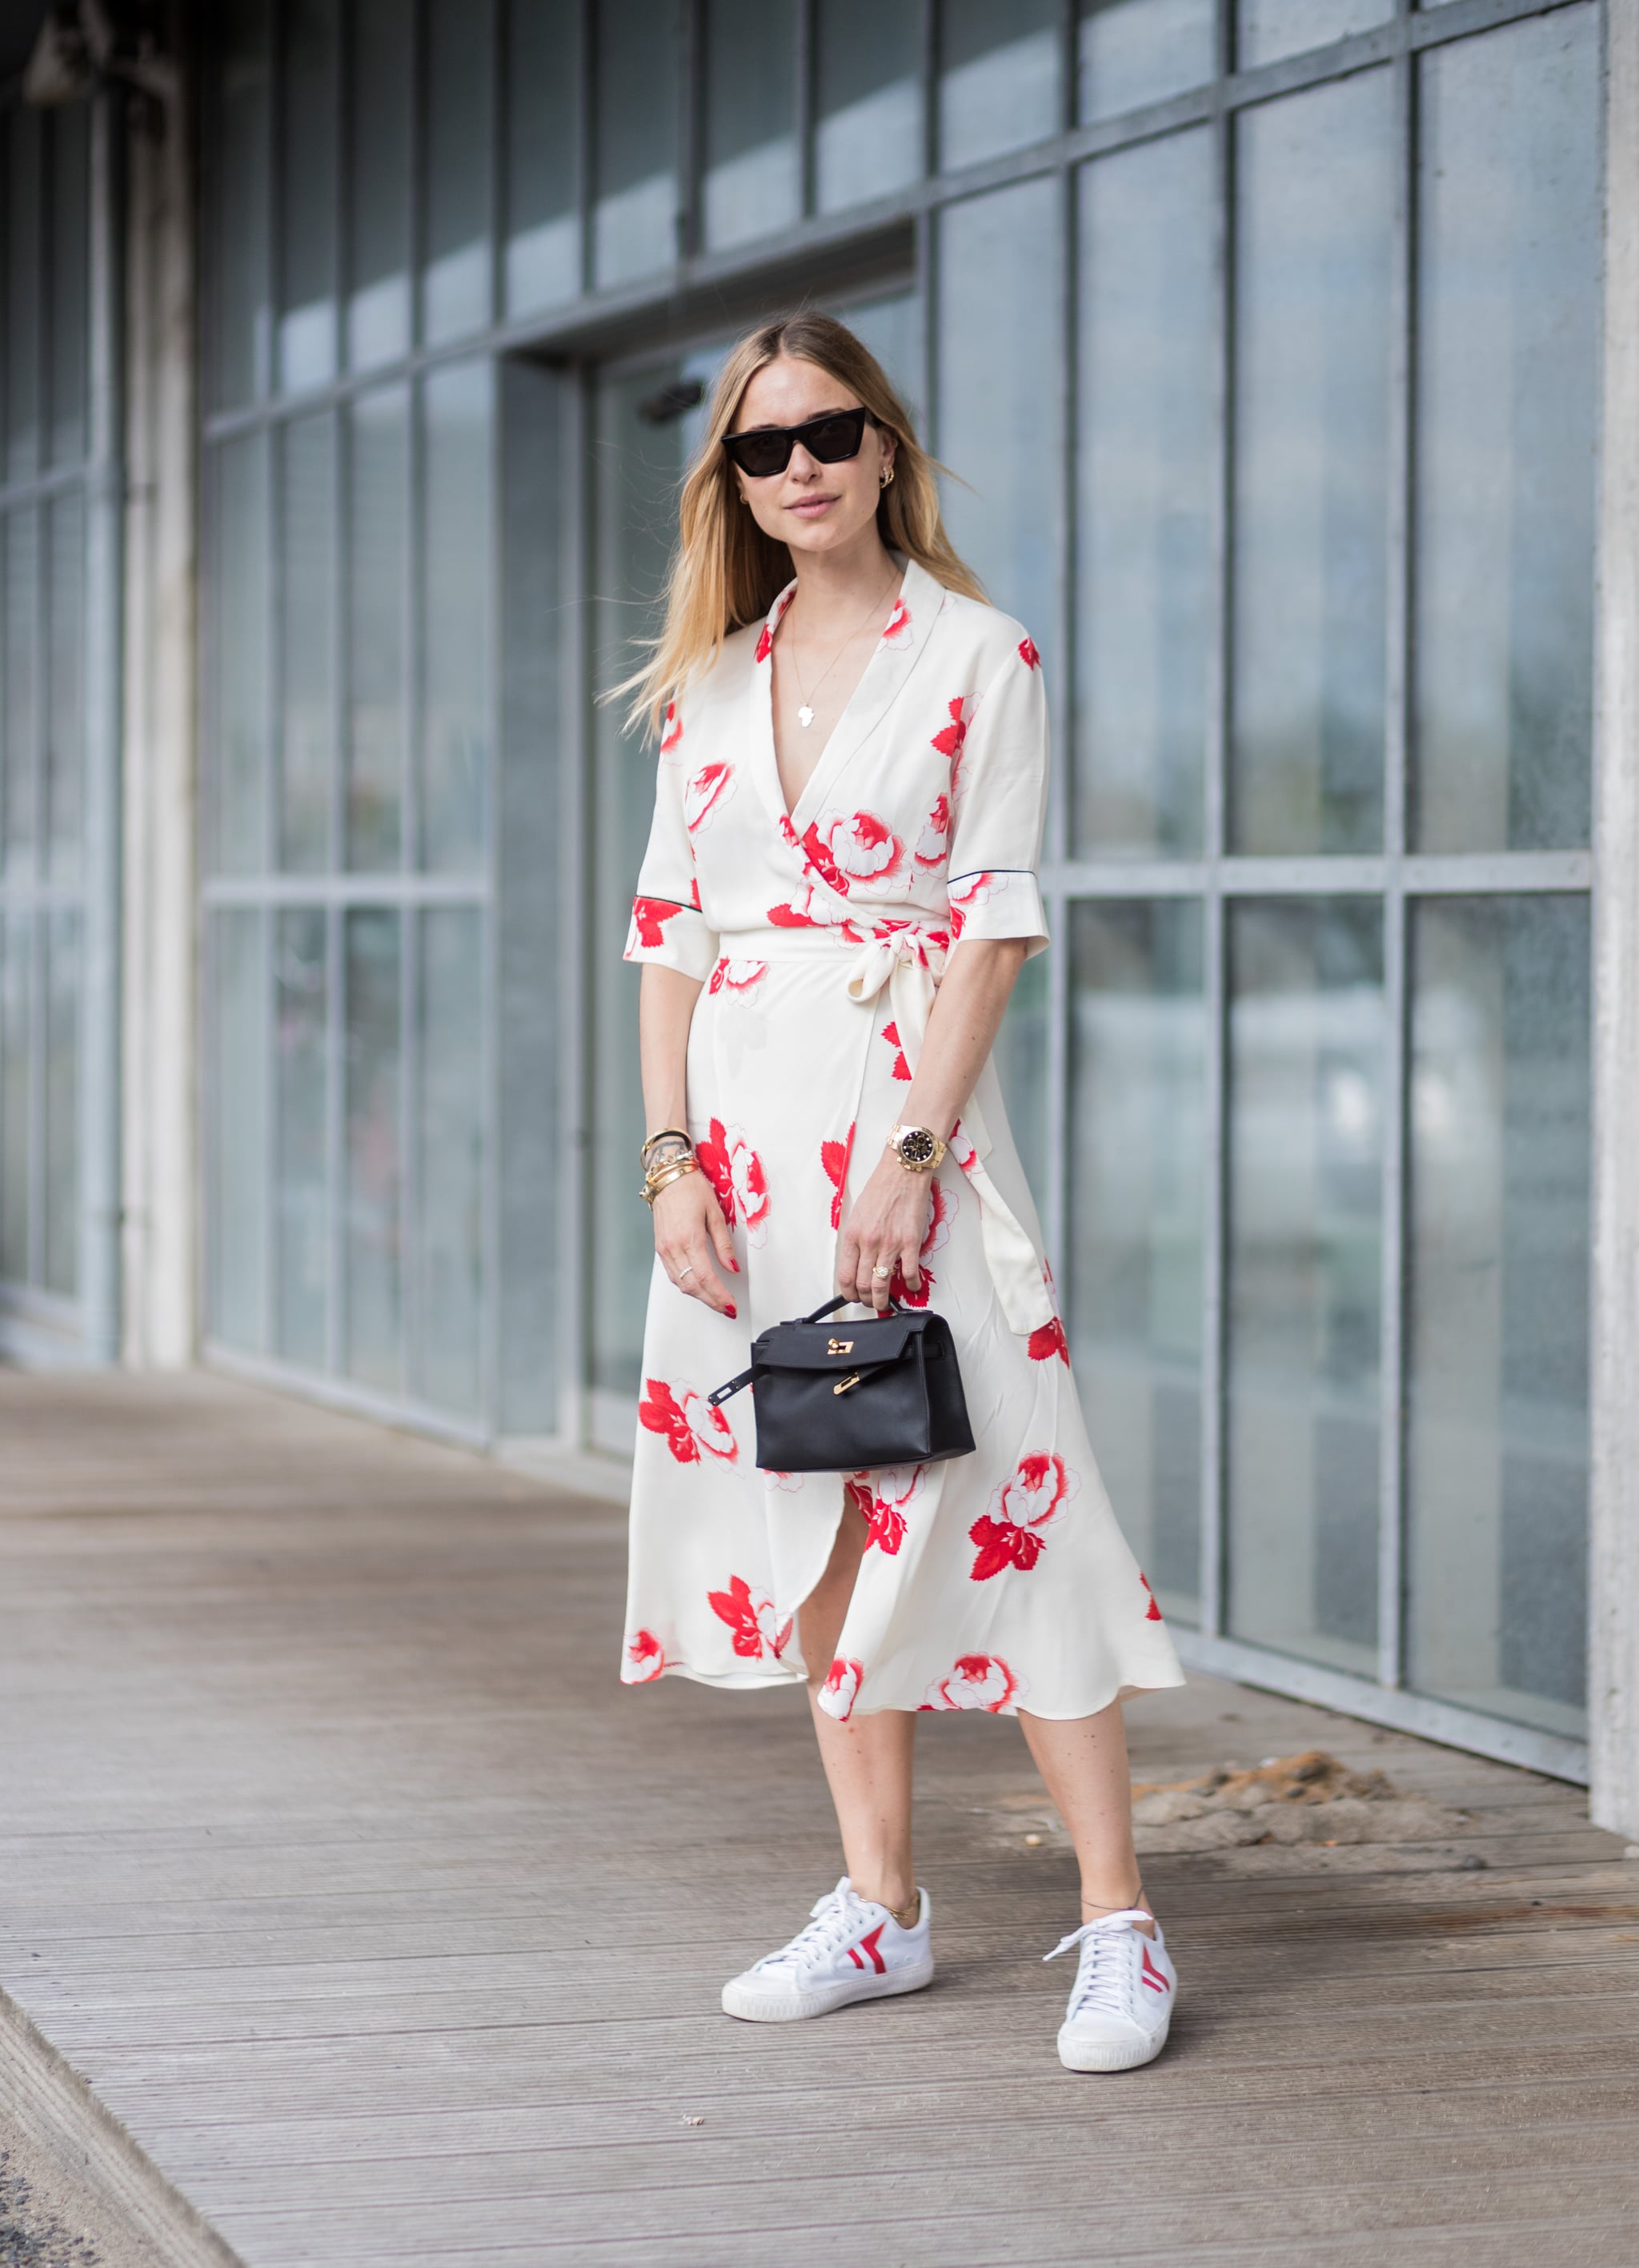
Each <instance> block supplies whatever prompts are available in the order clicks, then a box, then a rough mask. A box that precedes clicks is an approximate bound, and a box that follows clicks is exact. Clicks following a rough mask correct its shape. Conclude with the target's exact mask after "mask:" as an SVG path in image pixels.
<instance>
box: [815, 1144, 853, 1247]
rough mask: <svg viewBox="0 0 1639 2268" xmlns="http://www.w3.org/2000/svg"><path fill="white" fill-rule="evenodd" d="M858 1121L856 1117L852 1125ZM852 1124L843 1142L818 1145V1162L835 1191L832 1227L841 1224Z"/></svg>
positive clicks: (851, 1152)
mask: <svg viewBox="0 0 1639 2268" xmlns="http://www.w3.org/2000/svg"><path fill="white" fill-rule="evenodd" d="M858 1123H859V1121H858V1120H857V1119H856V1120H855V1121H854V1126H857V1124H858ZM854 1126H850V1127H849V1130H848V1139H847V1140H846V1141H845V1142H822V1143H821V1144H820V1164H821V1165H822V1166H823V1167H825V1172H826V1179H827V1181H828V1182H830V1184H831V1187H832V1188H833V1189H834V1191H835V1192H836V1194H835V1195H834V1197H833V1198H832V1199H831V1226H832V1227H833V1228H841V1227H842V1191H843V1189H845V1188H846V1187H847V1184H848V1161H849V1158H850V1157H851V1156H852V1155H853V1152H854Z"/></svg>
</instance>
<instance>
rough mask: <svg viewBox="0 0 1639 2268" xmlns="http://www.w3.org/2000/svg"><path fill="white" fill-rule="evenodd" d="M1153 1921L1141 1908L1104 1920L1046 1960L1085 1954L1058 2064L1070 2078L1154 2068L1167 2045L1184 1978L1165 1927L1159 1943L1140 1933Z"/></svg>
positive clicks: (1087, 1927)
mask: <svg viewBox="0 0 1639 2268" xmlns="http://www.w3.org/2000/svg"><path fill="white" fill-rule="evenodd" d="M1150 1918H1151V1917H1150V1915H1149V1914H1147V1913H1145V1912H1144V1911H1143V1908H1142V1907H1139V1906H1127V1907H1124V1908H1123V1909H1122V1910H1121V1912H1119V1913H1108V1914H1101V1915H1100V1916H1099V1919H1098V1920H1097V1921H1089V1922H1084V1923H1083V1925H1082V1926H1081V1927H1080V1928H1079V1929H1073V1930H1072V1931H1071V1932H1070V1933H1069V1936H1068V1937H1067V1938H1065V1939H1064V1940H1062V1942H1061V1943H1060V1944H1058V1945H1055V1947H1054V1948H1053V1950H1052V1952H1051V1953H1048V1954H1045V1955H1043V1956H1042V1957H1043V1959H1044V1960H1047V1961H1056V1960H1057V1959H1058V1957H1059V1955H1060V1954H1061V1953H1068V1952H1069V1949H1070V1948H1071V1946H1072V1945H1078V1946H1080V1948H1081V1958H1080V1960H1079V1962H1077V1968H1076V1983H1075V1985H1074V1987H1073V1988H1072V1990H1071V1992H1070V1996H1069V2007H1068V2008H1066V2010H1065V2011H1064V2021H1063V2022H1062V2024H1061V2025H1060V2026H1059V2061H1060V2062H1061V2063H1062V2065H1063V2066H1064V2068H1065V2070H1066V2071H1131V2070H1132V2069H1133V2068H1134V2067H1135V2066H1136V2065H1138V2064H1141V2063H1150V2062H1152V2061H1153V2060H1154V2058H1156V2057H1157V2056H1158V2055H1159V2054H1160V2052H1161V2051H1162V2049H1163V2048H1164V2047H1165V2045H1166V2035H1167V2029H1168V2027H1169V2026H1170V2025H1171V2023H1172V2003H1173V2001H1174V2000H1175V1999H1177V1997H1178V1971H1177V1970H1176V1969H1174V1968H1173V1966H1172V1960H1171V1957H1170V1956H1169V1955H1168V1953H1167V1949H1166V1940H1165V1938H1164V1937H1163V1936H1162V1934H1161V1925H1160V1923H1159V1922H1157V1923H1156V1924H1155V1935H1154V1937H1153V1938H1149V1937H1146V1936H1145V1935H1144V1933H1143V1930H1142V1929H1140V1928H1139V1927H1138V1924H1139V1923H1140V1922H1147V1921H1149V1920H1150Z"/></svg>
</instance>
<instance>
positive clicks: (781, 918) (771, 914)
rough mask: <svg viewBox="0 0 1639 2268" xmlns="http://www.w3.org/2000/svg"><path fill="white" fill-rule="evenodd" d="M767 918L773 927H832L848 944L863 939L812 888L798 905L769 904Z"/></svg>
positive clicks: (857, 942) (843, 917) (859, 942)
mask: <svg viewBox="0 0 1639 2268" xmlns="http://www.w3.org/2000/svg"><path fill="white" fill-rule="evenodd" d="M768 921H769V923H770V924H771V925H772V926H773V927H774V928H775V929H834V931H835V932H836V933H837V935H838V936H839V937H840V938H842V939H843V940H844V941H845V942H846V943H847V944H849V945H860V944H863V943H864V938H863V936H862V934H861V932H859V931H858V930H857V929H856V928H855V926H854V924H853V923H852V922H851V921H849V919H848V917H847V916H846V915H842V914H835V913H833V912H832V911H831V909H830V908H829V907H828V906H827V905H826V904H824V903H823V902H822V901H821V900H820V899H819V898H817V897H816V896H815V895H814V893H813V891H812V889H810V890H809V891H807V892H806V893H805V896H804V899H803V902H802V904H801V905H800V906H799V905H795V904H792V905H783V906H770V907H769V909H768Z"/></svg>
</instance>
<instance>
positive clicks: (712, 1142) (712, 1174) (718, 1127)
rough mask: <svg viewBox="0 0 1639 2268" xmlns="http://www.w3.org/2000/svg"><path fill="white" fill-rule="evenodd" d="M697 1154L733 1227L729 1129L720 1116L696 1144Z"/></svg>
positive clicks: (702, 1169) (724, 1216)
mask: <svg viewBox="0 0 1639 2268" xmlns="http://www.w3.org/2000/svg"><path fill="white" fill-rule="evenodd" d="M695 1159H696V1160H697V1161H698V1163H699V1167H700V1170H701V1172H702V1174H703V1175H705V1177H706V1179H707V1180H708V1181H709V1182H710V1184H711V1186H712V1188H713V1189H715V1190H716V1192H717V1203H718V1204H720V1205H721V1206H722V1208H723V1218H724V1220H725V1221H727V1223H728V1225H729V1226H730V1227H731V1228H732V1227H733V1226H734V1176H733V1175H732V1173H731V1171H730V1170H729V1135H728V1129H727V1127H726V1126H724V1123H723V1121H722V1120H721V1119H720V1118H714V1119H713V1120H712V1122H711V1131H710V1133H709V1135H708V1136H707V1137H706V1138H705V1140H704V1141H703V1142H697V1143H696V1144H695Z"/></svg>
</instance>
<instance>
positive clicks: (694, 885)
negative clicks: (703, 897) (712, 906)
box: [688, 874, 701, 913]
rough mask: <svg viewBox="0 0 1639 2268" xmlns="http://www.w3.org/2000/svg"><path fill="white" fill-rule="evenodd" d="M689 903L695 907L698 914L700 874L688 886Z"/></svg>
mask: <svg viewBox="0 0 1639 2268" xmlns="http://www.w3.org/2000/svg"><path fill="white" fill-rule="evenodd" d="M688 902H689V904H690V905H691V906H693V908H694V909H695V912H696V913H698V912H699V911H700V909H701V908H700V877H699V875H698V874H696V875H695V879H694V880H693V881H692V882H691V883H690V884H689V886H688Z"/></svg>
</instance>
